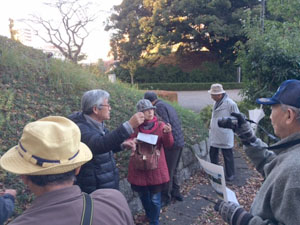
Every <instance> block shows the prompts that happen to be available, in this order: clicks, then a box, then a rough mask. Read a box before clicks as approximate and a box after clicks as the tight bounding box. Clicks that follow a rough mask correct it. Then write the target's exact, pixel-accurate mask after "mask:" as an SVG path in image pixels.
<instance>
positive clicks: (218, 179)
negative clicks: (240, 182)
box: [196, 156, 228, 202]
mask: <svg viewBox="0 0 300 225" xmlns="http://www.w3.org/2000/svg"><path fill="white" fill-rule="evenodd" d="M196 157H197V159H198V160H199V162H200V165H201V167H202V168H203V169H204V171H205V173H206V174H207V175H208V176H209V179H210V182H211V185H212V187H213V188H214V189H215V191H216V192H217V194H218V195H220V197H221V198H223V199H224V201H226V202H228V197H227V191H226V184H225V176H224V169H223V167H222V166H219V165H216V164H213V163H210V162H207V161H205V160H203V159H200V158H199V157H198V156H196Z"/></svg>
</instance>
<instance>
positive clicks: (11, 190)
mask: <svg viewBox="0 0 300 225" xmlns="http://www.w3.org/2000/svg"><path fill="white" fill-rule="evenodd" d="M4 194H10V195H12V196H14V198H15V197H16V195H17V191H16V190H15V189H6V190H5V191H4Z"/></svg>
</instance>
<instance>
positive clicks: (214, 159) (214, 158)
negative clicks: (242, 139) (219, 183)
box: [209, 146, 235, 177]
mask: <svg viewBox="0 0 300 225" xmlns="http://www.w3.org/2000/svg"><path fill="white" fill-rule="evenodd" d="M221 150H222V154H223V158H224V164H225V177H231V176H234V174H235V172H234V159H233V153H232V148H221ZM209 156H210V162H211V163H214V164H217V165H218V163H219V148H216V147H212V146H211V147H210V150H209Z"/></svg>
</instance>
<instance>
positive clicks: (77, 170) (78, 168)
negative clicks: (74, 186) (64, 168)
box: [75, 166, 81, 176]
mask: <svg viewBox="0 0 300 225" xmlns="http://www.w3.org/2000/svg"><path fill="white" fill-rule="evenodd" d="M80 169H81V166H80V167H77V168H76V169H75V175H76V176H77V175H78V174H79V172H80Z"/></svg>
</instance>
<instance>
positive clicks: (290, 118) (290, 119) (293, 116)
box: [286, 108, 296, 124]
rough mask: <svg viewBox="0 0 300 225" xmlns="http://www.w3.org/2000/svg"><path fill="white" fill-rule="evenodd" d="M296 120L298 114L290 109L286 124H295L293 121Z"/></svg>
mask: <svg viewBox="0 0 300 225" xmlns="http://www.w3.org/2000/svg"><path fill="white" fill-rule="evenodd" d="M295 119H296V113H295V111H294V110H292V109H290V108H288V109H287V120H286V123H287V124H291V123H293V121H294V120H295Z"/></svg>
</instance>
